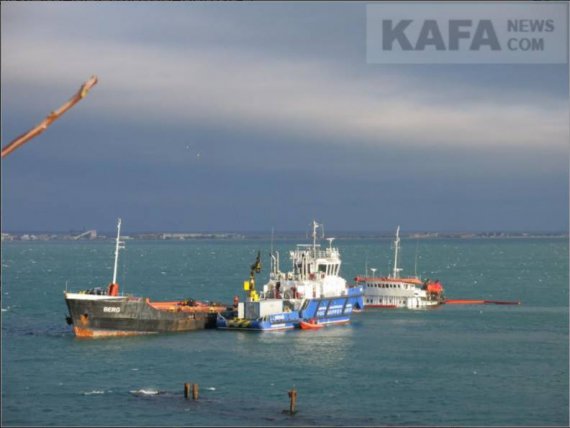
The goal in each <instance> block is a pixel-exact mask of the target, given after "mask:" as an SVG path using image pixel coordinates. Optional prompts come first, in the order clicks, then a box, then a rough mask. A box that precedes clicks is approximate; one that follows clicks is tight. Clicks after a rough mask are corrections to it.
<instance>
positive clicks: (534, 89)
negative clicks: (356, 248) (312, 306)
mask: <svg viewBox="0 0 570 428" xmlns="http://www.w3.org/2000/svg"><path fill="white" fill-rule="evenodd" d="M364 18H365V8H364V4H356V5H353V4H346V3H333V4H330V5H326V7H325V6H324V5H323V4H320V3H311V4H308V5H305V4H299V5H292V4H284V3H283V4H282V3H267V4H266V3H261V4H259V3H257V4H243V5H242V4H189V3H181V4H179V3H167V4H162V3H134V4H133V3H129V4H127V3H119V4H113V3H104V4H94V3H87V4H85V3H81V4H79V3H77V4H73V3H72V4H59V3H32V4H24V5H16V4H8V5H6V4H2V24H3V25H2V76H3V77H2V94H3V99H2V106H3V129H2V138H3V141H6V140H7V139H8V140H9V139H11V138H13V137H14V136H15V135H17V134H19V133H21V132H22V131H23V130H25V129H27V128H29V127H30V126H31V125H32V124H34V123H37V122H39V120H41V118H43V117H44V116H45V115H46V114H47V112H48V111H49V109H52V108H54V107H55V106H57V105H58V104H59V103H61V102H62V101H64V100H65V99H66V96H69V95H71V93H72V92H73V91H74V90H76V88H77V87H78V86H79V84H80V83H81V82H82V81H83V80H85V79H86V78H87V77H89V76H90V75H91V74H93V73H96V74H97V75H98V76H99V77H100V83H99V85H98V86H96V87H95V88H94V89H93V91H92V94H90V95H89V96H88V98H87V99H86V100H85V101H82V103H81V104H80V105H78V106H77V107H76V108H75V109H74V110H73V111H70V112H69V113H67V115H66V117H64V118H63V119H61V121H59V122H58V123H56V124H54V125H53V127H52V128H50V129H49V130H48V131H47V132H46V133H45V134H43V135H42V136H41V137H39V138H38V139H37V140H36V141H34V142H31V143H30V144H29V146H26V147H24V148H22V149H20V150H19V151H18V152H16V153H15V154H13V155H12V156H11V157H10V158H8V159H7V160H6V161H3V227H4V228H8V229H26V228H28V229H30V228H35V229H38V228H39V229H59V230H67V229H68V228H72V227H76V228H77V227H81V226H84V225H86V226H88V227H97V228H100V229H105V228H106V227H107V225H108V224H113V223H114V218H115V217H117V216H119V215H122V216H123V217H125V225H126V227H127V228H128V227H132V229H133V230H153V229H154V230H157V229H169V230H189V229H207V230H220V229H226V230H227V229H249V230H259V229H268V228H270V227H271V226H276V227H278V228H281V229H303V227H304V225H305V224H306V223H307V222H308V221H309V220H310V217H317V218H319V219H321V220H322V221H325V222H328V223H329V224H330V226H331V227H334V228H338V229H345V230H348V229H361V230H362V229H371V230H373V229H375V230H378V229H390V228H392V226H393V225H394V224H396V223H408V224H409V225H410V227H409V228H410V229H422V228H423V229H430V230H437V229H439V230H461V229H463V230H468V229H471V230H473V229H474V230H481V229H510V230H513V229H517V230H520V229H525V228H526V229H529V228H530V229H533V230H537V229H541V228H546V229H556V228H565V227H566V225H567V218H568V208H567V206H568V191H567V187H568V186H567V180H566V178H567V172H568V169H567V168H568V167H567V162H566V160H567V140H568V123H567V115H568V83H567V71H568V68H567V66H542V65H534V66H520V65H519V66H485V65H478V66H429V65H425V66H408V67H402V66H400V67H399V66H390V67H388V66H385V67H382V66H378V65H374V66H371V65H367V64H366V63H365V56H364V52H365V45H364V41H365V27H364V25H365V24H364V21H365V19H364ZM34 183H37V184H34ZM544 205H548V206H549V207H550V208H549V209H547V210H546V209H540V208H539V206H544ZM40 213H41V215H39V214H40ZM91 225H93V226H91ZM542 226H544V227H542Z"/></svg>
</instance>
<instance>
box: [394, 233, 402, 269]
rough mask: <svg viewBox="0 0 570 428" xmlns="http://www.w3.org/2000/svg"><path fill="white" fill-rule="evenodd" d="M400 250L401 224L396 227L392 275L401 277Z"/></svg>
mask: <svg viewBox="0 0 570 428" xmlns="http://www.w3.org/2000/svg"><path fill="white" fill-rule="evenodd" d="M399 250H400V226H398V228H397V229H396V240H395V241H394V271H393V272H392V276H393V277H394V278H399V277H400V271H401V270H402V269H400V268H399V267H398V251H399Z"/></svg>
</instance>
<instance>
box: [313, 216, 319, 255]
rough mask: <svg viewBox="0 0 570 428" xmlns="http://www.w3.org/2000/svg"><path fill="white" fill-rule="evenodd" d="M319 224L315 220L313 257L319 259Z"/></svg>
mask: <svg viewBox="0 0 570 428" xmlns="http://www.w3.org/2000/svg"><path fill="white" fill-rule="evenodd" d="M318 227H319V224H318V223H317V222H316V221H315V220H313V257H315V258H316V257H317V228H318Z"/></svg>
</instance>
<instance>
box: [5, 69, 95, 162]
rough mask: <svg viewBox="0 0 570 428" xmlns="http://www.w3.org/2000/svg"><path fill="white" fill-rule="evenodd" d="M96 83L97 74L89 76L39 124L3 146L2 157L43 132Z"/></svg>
mask: <svg viewBox="0 0 570 428" xmlns="http://www.w3.org/2000/svg"><path fill="white" fill-rule="evenodd" d="M96 83H97V76H91V78H90V79H89V80H88V81H87V82H85V83H84V84H83V85H81V88H79V91H77V93H76V94H75V95H74V96H73V97H71V98H70V99H69V101H67V102H66V103H65V104H63V105H62V106H61V107H60V108H59V109H57V110H54V111H52V112H51V113H50V114H49V115H48V116H47V117H46V118H45V119H44V120H43V121H42V122H41V123H40V124H39V125H37V126H35V127H34V128H32V129H30V130H29V131H28V132H26V133H24V134H22V135H20V136H19V137H17V138H16V139H14V140H13V141H12V142H11V143H10V144H7V145H6V146H5V147H3V148H2V157H5V156H7V155H9V154H10V153H12V152H13V151H14V150H16V149H17V148H18V147H20V146H22V145H24V144H25V143H27V142H28V141H30V140H31V139H32V138H34V137H37V136H38V135H40V134H41V133H42V132H44V131H45V130H46V129H47V127H48V126H50V125H51V124H52V123H53V122H54V121H55V120H56V119H59V117H60V116H61V115H62V114H63V113H65V112H66V111H67V110H69V109H70V108H71V107H73V106H74V105H75V104H77V103H78V102H79V101H80V100H82V99H83V98H85V96H86V95H87V94H88V93H89V90H90V89H91V88H92V87H93V86H95V84H96Z"/></svg>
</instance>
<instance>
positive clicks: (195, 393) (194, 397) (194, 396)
mask: <svg viewBox="0 0 570 428" xmlns="http://www.w3.org/2000/svg"><path fill="white" fill-rule="evenodd" d="M198 390H199V387H198V384H197V383H193V384H192V400H197V399H198Z"/></svg>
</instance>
